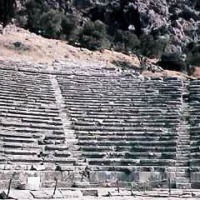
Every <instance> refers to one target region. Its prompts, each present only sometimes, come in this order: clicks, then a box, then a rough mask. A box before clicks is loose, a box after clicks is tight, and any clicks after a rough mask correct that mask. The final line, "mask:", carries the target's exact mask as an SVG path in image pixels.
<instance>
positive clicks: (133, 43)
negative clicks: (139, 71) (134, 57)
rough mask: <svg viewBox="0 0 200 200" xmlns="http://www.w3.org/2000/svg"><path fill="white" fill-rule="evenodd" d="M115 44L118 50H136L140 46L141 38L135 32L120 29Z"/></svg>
mask: <svg viewBox="0 0 200 200" xmlns="http://www.w3.org/2000/svg"><path fill="white" fill-rule="evenodd" d="M114 44H115V49H116V50H120V51H126V52H128V51H132V52H135V51H136V50H137V49H138V48H139V46H140V40H139V39H138V37H137V35H135V34H134V33H131V32H129V31H121V30H118V31H117V33H116V35H115V39H114Z"/></svg>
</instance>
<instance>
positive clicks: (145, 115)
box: [58, 73, 182, 168]
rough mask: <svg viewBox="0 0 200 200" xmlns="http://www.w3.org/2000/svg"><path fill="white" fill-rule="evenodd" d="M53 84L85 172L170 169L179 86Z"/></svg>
mask: <svg viewBox="0 0 200 200" xmlns="http://www.w3.org/2000/svg"><path fill="white" fill-rule="evenodd" d="M58 82H59V84H60V86H61V90H62V94H63V96H64V99H65V104H66V112H68V115H69V117H70V118H71V121H72V128H73V129H74V130H75V133H76V135H77V138H78V139H79V146H80V150H81V156H82V158H85V159H86V161H87V162H88V164H89V165H90V166H94V167H95V166H101V167H105V168H106V167H109V166H110V167H113V166H116V167H117V166H136V167H137V166H138V167H140V166H150V167H151V166H155V167H156V166H158V167H162V166H163V167H165V166H175V161H176V142H177V137H178V126H179V124H180V108H181V93H182V91H181V87H180V86H181V81H179V80H178V79H174V78H171V79H170V78H168V79H164V80H162V79H155V80H153V79H152V80H151V79H150V80H148V79H147V80H140V79H134V78H133V77H132V76H127V75H123V74H114V73H113V74H109V75H106V73H105V74H94V73H93V74H92V76H89V75H86V74H82V75H81V76H80V75H79V74H78V73H77V74H74V75H73V76H70V75H68V76H58Z"/></svg>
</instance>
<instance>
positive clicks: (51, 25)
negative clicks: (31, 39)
mask: <svg viewBox="0 0 200 200" xmlns="http://www.w3.org/2000/svg"><path fill="white" fill-rule="evenodd" d="M61 22H62V15H61V13H60V12H58V11H57V10H53V9H50V10H49V11H48V12H46V13H44V14H43V15H42V16H41V19H40V25H39V26H40V30H41V31H42V35H43V36H45V37H48V38H58V37H59V35H60V33H61V29H62V26H61Z"/></svg>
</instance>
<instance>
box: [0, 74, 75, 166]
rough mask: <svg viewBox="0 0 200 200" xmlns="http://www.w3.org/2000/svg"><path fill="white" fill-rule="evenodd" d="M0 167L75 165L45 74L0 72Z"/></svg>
mask: <svg viewBox="0 0 200 200" xmlns="http://www.w3.org/2000/svg"><path fill="white" fill-rule="evenodd" d="M0 89H1V92H0V146H1V149H0V164H6V163H7V164H20V163H21V164H44V163H54V164H55V163H65V164H74V163H75V160H74V159H71V158H69V157H70V154H69V152H68V147H67V145H66V144H65V136H64V133H63V127H62V123H61V119H60V117H59V111H58V109H57V105H56V100H55V97H54V91H53V89H52V86H51V82H50V80H49V78H48V76H47V75H45V74H35V73H28V72H25V73H22V72H16V71H12V70H11V71H7V70H1V73H0Z"/></svg>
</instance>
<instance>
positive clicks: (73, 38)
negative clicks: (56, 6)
mask: <svg viewBox="0 0 200 200" xmlns="http://www.w3.org/2000/svg"><path fill="white" fill-rule="evenodd" d="M79 29H80V25H79V20H78V19H77V17H76V16H74V15H70V14H69V15H64V16H63V18H62V39H65V40H68V41H69V43H71V44H74V43H75V42H77V40H78V35H79Z"/></svg>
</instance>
